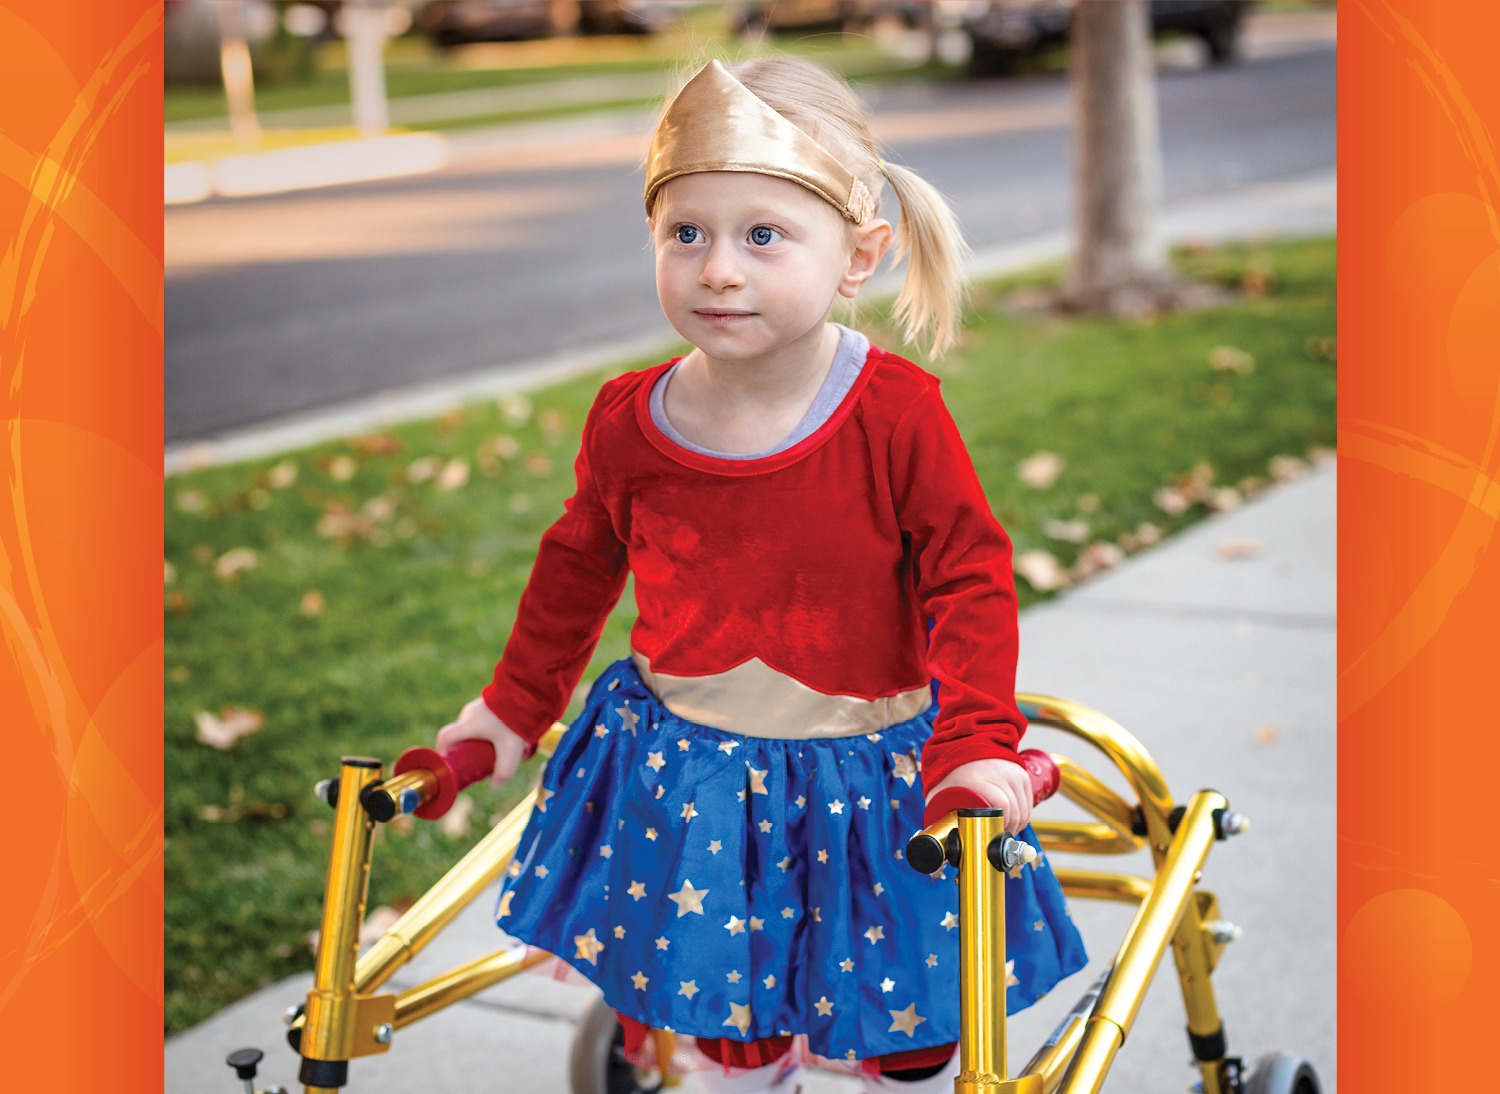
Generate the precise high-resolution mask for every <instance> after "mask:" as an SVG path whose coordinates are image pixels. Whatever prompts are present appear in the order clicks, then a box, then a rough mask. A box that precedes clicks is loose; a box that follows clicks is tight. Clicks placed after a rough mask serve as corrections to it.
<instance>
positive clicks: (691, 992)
mask: <svg viewBox="0 0 1500 1094" xmlns="http://www.w3.org/2000/svg"><path fill="white" fill-rule="evenodd" d="M678 983H680V984H681V985H682V987H680V988H678V989H677V994H678V995H686V996H687V997H688V998H689V999H691V998H692V997H693V996H695V995H697V994H698V981H696V980H679V981H678Z"/></svg>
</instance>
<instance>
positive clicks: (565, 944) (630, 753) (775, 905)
mask: <svg viewBox="0 0 1500 1094" xmlns="http://www.w3.org/2000/svg"><path fill="white" fill-rule="evenodd" d="M935 714H936V707H933V708H930V709H929V710H928V711H927V712H925V713H924V714H922V715H919V716H918V717H916V718H913V719H911V720H910V721H906V722H902V723H900V724H898V725H895V726H892V727H891V728H890V729H886V730H883V731H881V732H880V733H873V734H869V735H860V736H855V737H835V738H819V739H815V740H792V741H788V740H779V739H770V738H765V737H746V736H740V735H737V734H733V733H726V732H724V731H722V730H717V729H711V728H709V727H707V726H703V725H699V724H698V723H695V722H689V721H685V720H683V719H681V718H678V717H677V716H675V715H674V714H672V713H671V712H670V711H668V710H667V708H666V707H664V706H663V705H662V704H661V703H660V702H659V701H658V700H657V699H656V697H655V696H653V695H652V694H651V692H650V691H648V690H647V689H646V687H645V685H644V684H643V683H642V682H641V678H640V676H639V675H638V674H637V672H636V670H635V667H634V665H633V664H632V663H631V662H630V661H628V660H625V661H620V662H617V663H616V664H614V665H613V666H611V667H610V668H609V669H608V670H607V671H606V672H605V673H604V674H603V675H602V676H601V677H600V678H599V680H598V681H597V682H596V683H595V684H594V687H593V689H592V691H591V692H590V694H589V699H588V704H587V706H586V707H585V708H584V711H583V713H582V714H580V715H579V717H578V719H577V720H576V721H575V722H574V723H573V725H572V728H571V729H570V730H569V732H568V733H567V734H566V735H565V736H564V737H563V738H562V740H561V742H560V743H559V746H558V749H557V751H556V753H555V754H554V755H553V757H552V759H551V761H550V762H549V763H548V765H547V770H546V772H545V774H544V776H543V779H542V791H541V801H539V802H538V804H537V807H536V809H535V810H534V811H533V813H532V816H531V820H530V822H529V823H528V825H527V827H526V831H525V833H524V834H523V835H522V837H521V842H520V845H519V847H518V848H517V851H516V858H515V860H514V861H513V862H512V864H511V867H510V870H509V872H508V873H507V875H506V879H505V884H504V886H503V888H502V890H501V896H500V907H499V922H500V926H501V927H503V928H504V929H505V930H506V931H507V932H508V933H510V934H511V935H513V936H515V937H516V938H519V939H522V940H523V941H525V942H528V943H530V944H531V945H533V946H537V947H539V948H541V949H544V950H547V951H550V952H551V953H554V954H557V955H558V956H559V957H561V958H563V959H565V960H566V961H568V962H569V963H570V964H571V965H572V966H573V967H574V968H577V969H578V970H579V971H580V972H582V973H583V974H584V975H585V976H587V977H588V978H589V979H590V980H592V981H593V982H594V983H595V984H597V985H598V986H599V987H600V989H601V990H602V991H603V993H604V998H605V1000H606V1001H607V1002H608V1003H609V1005H610V1006H612V1007H614V1008H615V1010H617V1011H619V1012H620V1013H622V1014H625V1015H628V1016H630V1017H631V1018H634V1019H636V1020H638V1021H640V1022H644V1023H646V1024H647V1025H651V1026H654V1027H657V1028H660V1029H671V1030H674V1031H676V1032H677V1033H680V1034H691V1035H693V1036H697V1037H709V1038H717V1037H730V1038H734V1039H737V1040H754V1039H757V1038H761V1037H773V1036H777V1035H786V1034H799V1033H802V1034H806V1035H807V1038H808V1045H809V1048H810V1049H811V1050H812V1051H813V1052H814V1053H816V1054H818V1055H820V1056H824V1057H829V1058H848V1059H868V1058H870V1057H874V1056H879V1055H883V1054H885V1053H890V1052H902V1051H906V1050H910V1049H915V1048H924V1047H928V1046H931V1045H940V1044H946V1043H949V1042H952V1041H956V1040H958V931H957V929H956V928H957V925H958V915H957V913H958V893H957V886H956V885H955V884H954V882H953V876H952V874H951V872H949V871H946V870H945V871H944V873H945V874H946V875H947V876H946V877H943V876H938V877H926V876H924V875H921V874H918V873H917V872H916V871H914V870H913V869H912V868H911V867H910V866H908V865H907V864H906V862H905V860H904V848H905V846H906V841H907V839H908V838H909V837H910V836H911V834H912V833H914V832H916V831H918V830H919V829H920V828H921V826H922V804H923V803H922V785H921V780H920V777H919V776H918V774H917V763H918V761H919V760H920V757H921V751H922V745H923V743H924V742H925V741H926V740H927V738H928V736H929V735H930V734H931V732H932V720H933V717H934V715H935ZM1024 835H1025V838H1026V839H1027V840H1029V841H1031V842H1032V843H1033V844H1034V843H1035V842H1036V837H1035V835H1034V834H1033V833H1032V832H1031V830H1030V829H1029V828H1028V829H1027V830H1026V832H1025V833H1024ZM1005 899H1006V911H1007V918H1008V923H1007V927H1006V946H1007V951H1006V955H1007V957H1008V958H1009V959H1010V960H1009V961H1008V962H1007V964H1008V966H1009V967H1008V969H1007V972H1008V975H1007V984H1008V987H1007V991H1006V1006H1007V1009H1008V1010H1009V1011H1010V1012H1012V1013H1014V1012H1015V1011H1018V1010H1021V1009H1023V1008H1025V1007H1028V1006H1030V1005H1031V1004H1032V1003H1033V1002H1035V1001H1036V1000H1037V999H1039V998H1041V997H1042V995H1044V994H1045V993H1046V992H1047V991H1049V990H1050V989H1051V988H1052V987H1053V985H1054V984H1056V983H1057V982H1058V981H1059V980H1061V979H1062V978H1063V977H1065V976H1069V975H1071V974H1072V973H1074V972H1077V971H1078V970H1079V969H1081V968H1083V966H1084V964H1085V961H1086V957H1085V954H1084V950H1083V941H1082V939H1081V938H1080V937H1079V934H1078V931H1077V929H1076V928H1075V927H1074V926H1073V923H1072V921H1071V920H1070V919H1069V918H1068V913H1067V910H1066V908H1065V906H1064V902H1063V894H1062V889H1061V887H1060V885H1059V884H1058V881H1057V878H1056V876H1055V875H1054V874H1053V872H1052V869H1051V867H1050V866H1048V865H1047V864H1046V862H1045V859H1041V860H1039V862H1038V864H1037V866H1036V867H1035V868H1028V869H1026V870H1024V871H1023V872H1022V873H1021V876H1019V877H1014V878H1008V879H1007V881H1006V893H1005Z"/></svg>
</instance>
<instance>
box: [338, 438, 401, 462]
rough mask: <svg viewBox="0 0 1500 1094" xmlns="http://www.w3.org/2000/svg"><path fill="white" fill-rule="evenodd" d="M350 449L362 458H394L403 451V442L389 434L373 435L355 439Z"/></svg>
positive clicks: (351, 442)
mask: <svg viewBox="0 0 1500 1094" xmlns="http://www.w3.org/2000/svg"><path fill="white" fill-rule="evenodd" d="M349 447H350V448H352V449H354V451H356V452H358V453H359V454H360V455H361V456H394V455H395V454H396V453H397V452H400V451H401V442H400V441H399V440H398V439H396V438H395V437H392V436H391V435H390V434H389V433H371V434H368V435H367V436H364V437H355V438H354V439H353V440H351V441H350V442H349Z"/></svg>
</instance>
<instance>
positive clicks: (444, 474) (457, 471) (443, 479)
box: [437, 456, 469, 493]
mask: <svg viewBox="0 0 1500 1094" xmlns="http://www.w3.org/2000/svg"><path fill="white" fill-rule="evenodd" d="M468 481H469V461H468V460H466V459H463V458H462V457H459V456H455V457H454V458H453V459H451V460H449V461H448V462H447V463H446V464H444V465H443V469H442V471H440V472H439V473H438V477H437V488H438V489H439V490H443V491H447V492H449V493H451V492H452V491H454V490H457V489H459V488H460V487H462V486H463V485H464V483H466V482H468Z"/></svg>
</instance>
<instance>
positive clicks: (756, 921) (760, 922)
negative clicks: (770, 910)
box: [750, 915, 766, 931]
mask: <svg viewBox="0 0 1500 1094" xmlns="http://www.w3.org/2000/svg"><path fill="white" fill-rule="evenodd" d="M765 926H766V921H765V920H764V919H762V918H760V916H758V915H753V916H751V917H750V929H751V930H752V931H760V930H764V929H765Z"/></svg>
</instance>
